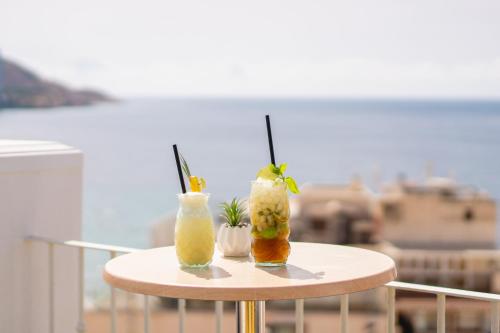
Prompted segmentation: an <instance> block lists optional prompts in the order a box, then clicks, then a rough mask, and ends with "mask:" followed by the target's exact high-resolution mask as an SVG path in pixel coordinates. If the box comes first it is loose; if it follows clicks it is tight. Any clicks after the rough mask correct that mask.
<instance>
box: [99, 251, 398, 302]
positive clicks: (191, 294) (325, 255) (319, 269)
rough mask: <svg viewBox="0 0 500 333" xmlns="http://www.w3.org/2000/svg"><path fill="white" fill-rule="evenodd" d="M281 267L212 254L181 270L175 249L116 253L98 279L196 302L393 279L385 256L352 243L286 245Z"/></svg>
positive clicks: (324, 292) (319, 292) (326, 290)
mask: <svg viewBox="0 0 500 333" xmlns="http://www.w3.org/2000/svg"><path fill="white" fill-rule="evenodd" d="M291 247H292V249H291V254H290V257H289V258H288V263H287V265H286V266H282V267H257V266H255V263H254V262H253V259H252V258H251V257H246V258H234V257H233V258H231V257H222V256H221V255H220V253H219V252H218V251H216V252H215V255H214V258H213V261H212V263H211V264H210V266H209V267H208V268H201V269H200V268H197V269H195V268H181V267H180V266H179V263H178V261H177V256H176V254H175V247H174V246H169V247H161V248H155V249H150V250H144V251H138V252H133V253H129V254H125V255H122V256H119V257H116V258H114V259H112V260H110V261H108V263H107V264H106V266H105V268H104V273H103V276H104V279H105V280H106V281H107V282H108V283H109V284H110V285H112V286H113V287H116V288H120V289H123V290H126V291H130V292H134V293H139V294H145V295H154V296H164V297H172V298H186V299H201V300H222V301H237V300H276V299H299V298H310V297H323V296H332V295H341V294H347V293H352V292H358V291H363V290H368V289H371V288H375V287H379V286H381V285H384V284H385V283H387V282H390V281H392V280H394V279H395V278H396V268H395V264H394V261H393V260H392V259H391V258H389V257H388V256H386V255H384V254H382V253H379V252H374V251H370V250H365V249H361V248H356V247H349V246H340V245H330V244H317V243H293V242H292V243H291Z"/></svg>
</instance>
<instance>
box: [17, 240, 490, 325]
mask: <svg viewBox="0 0 500 333" xmlns="http://www.w3.org/2000/svg"><path fill="white" fill-rule="evenodd" d="M26 240H27V241H37V242H43V243H46V244H47V245H48V251H49V255H48V260H49V262H48V265H49V286H48V289H49V293H50V294H49V313H48V315H49V332H50V333H53V332H54V265H55V263H54V246H56V245H59V246H69V247H76V248H78V269H79V281H78V285H79V291H78V302H79V305H78V309H79V316H78V323H77V325H76V331H77V332H78V333H84V332H85V319H84V286H85V285H84V255H85V252H84V251H85V250H87V249H88V250H97V251H104V252H108V253H109V255H110V258H114V257H116V256H117V255H118V254H124V253H131V252H135V251H139V250H140V249H135V248H129V247H122V246H113V245H106V244H96V243H89V242H82V241H75V240H69V241H60V240H54V239H50V238H45V237H36V236H29V237H27V238H26ZM110 288H111V290H110V291H111V292H110V318H111V320H110V323H111V324H110V330H111V333H116V327H117V325H116V317H117V312H116V293H115V289H114V288H113V287H110ZM385 288H386V289H387V332H388V333H394V332H395V330H396V291H397V290H405V291H412V292H417V293H426V294H433V295H436V302H437V323H436V325H437V333H445V329H446V327H445V323H446V297H447V296H452V297H458V298H464V299H474V300H480V301H485V302H489V303H490V305H491V333H500V295H498V294H490V293H482V292H476V291H468V290H461V289H452V288H444V287H435V286H429V285H422V284H414V283H405V282H397V281H394V282H390V283H388V284H386V286H385ZM149 298H150V297H149V296H147V295H144V307H143V313H144V332H145V333H149V332H150V307H149ZM177 304H178V306H177V311H178V316H179V332H180V333H184V332H185V319H186V300H185V299H179V300H178V303H177ZM223 306H224V303H223V302H222V301H216V302H215V318H216V320H215V326H216V332H217V333H222V319H223V309H224V308H223ZM348 323H349V295H348V294H346V295H341V296H340V332H341V333H347V332H348V331H349V327H348ZM295 332H296V333H303V332H304V300H303V299H298V300H296V301H295Z"/></svg>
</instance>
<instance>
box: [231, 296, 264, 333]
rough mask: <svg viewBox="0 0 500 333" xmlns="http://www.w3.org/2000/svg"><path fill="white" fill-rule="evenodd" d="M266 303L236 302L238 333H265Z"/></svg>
mask: <svg viewBox="0 0 500 333" xmlns="http://www.w3.org/2000/svg"><path fill="white" fill-rule="evenodd" d="M265 313H266V303H265V302H264V301H239V302H236V325H238V327H237V332H238V333H265V332H266V319H265V318H266V316H265Z"/></svg>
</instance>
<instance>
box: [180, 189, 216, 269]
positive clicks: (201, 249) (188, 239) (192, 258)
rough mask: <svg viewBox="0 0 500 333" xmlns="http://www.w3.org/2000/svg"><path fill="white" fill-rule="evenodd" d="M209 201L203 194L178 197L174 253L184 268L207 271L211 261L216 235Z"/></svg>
mask: <svg viewBox="0 0 500 333" xmlns="http://www.w3.org/2000/svg"><path fill="white" fill-rule="evenodd" d="M208 197H209V195H208V194H205V193H201V192H188V193H185V194H179V203H180V206H179V211H178V212H177V220H176V223H175V250H176V252H177V258H178V259H179V263H180V264H181V266H185V267H204V266H207V265H208V264H210V262H211V261H212V256H213V254H214V247H215V231H214V224H213V219H212V214H211V213H210V209H209V208H208Z"/></svg>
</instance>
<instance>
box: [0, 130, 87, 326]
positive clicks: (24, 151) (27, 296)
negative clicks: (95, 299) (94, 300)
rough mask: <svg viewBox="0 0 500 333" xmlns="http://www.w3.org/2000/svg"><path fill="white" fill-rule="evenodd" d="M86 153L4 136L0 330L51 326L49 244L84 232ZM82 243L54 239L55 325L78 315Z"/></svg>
mask: <svg viewBox="0 0 500 333" xmlns="http://www.w3.org/2000/svg"><path fill="white" fill-rule="evenodd" d="M82 169H83V155H82V153H81V152H80V151H78V150H77V149H74V148H72V147H68V146H65V145H62V144H59V143H54V142H40V141H7V140H0V297H1V302H0V332H12V333H14V332H16V333H25V332H26V333H46V332H50V326H51V321H50V307H49V304H50V296H49V293H50V288H49V269H48V265H49V264H48V263H49V261H48V246H47V245H46V244H43V243H34V242H33V243H32V242H28V241H25V240H24V238H25V237H26V236H28V235H37V236H45V237H50V238H54V239H80V236H81V217H82ZM77 259H78V257H77V250H76V249H68V248H66V247H65V248H59V247H57V246H55V247H54V265H55V270H54V284H53V286H54V287H53V290H54V316H53V318H54V320H53V326H54V332H56V333H63V332H65V333H67V332H74V331H75V325H76V323H77V321H78V320H77V319H78V278H79V276H78V261H77Z"/></svg>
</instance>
